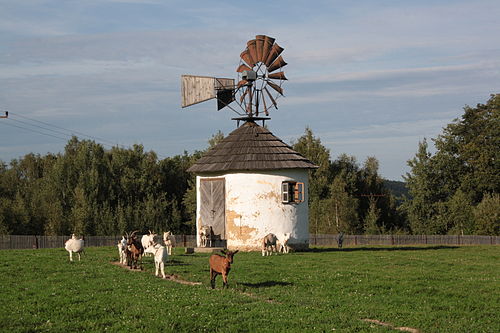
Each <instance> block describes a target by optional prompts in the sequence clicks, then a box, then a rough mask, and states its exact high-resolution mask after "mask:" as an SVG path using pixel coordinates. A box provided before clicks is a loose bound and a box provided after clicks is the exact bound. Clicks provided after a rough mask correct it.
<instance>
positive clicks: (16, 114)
mask: <svg viewBox="0 0 500 333" xmlns="http://www.w3.org/2000/svg"><path fill="white" fill-rule="evenodd" d="M9 115H14V116H15V117H20V118H24V119H27V120H30V121H34V122H37V123H40V124H44V125H47V126H51V127H54V128H58V129H62V130H64V131H67V132H70V133H71V136H72V135H73V133H76V134H79V135H81V136H85V137H87V138H90V139H93V140H95V141H101V142H107V143H109V144H111V145H112V146H122V145H119V144H117V143H115V142H111V141H108V140H106V139H103V138H99V137H95V136H92V135H88V134H85V133H82V132H78V131H75V130H71V129H67V128H64V127H61V126H57V125H53V124H50V123H47V122H44V121H40V120H37V119H33V118H30V117H26V116H23V115H20V114H18V113H17V112H12V111H9ZM10 119H12V118H10ZM12 120H16V119H12ZM16 121H20V120H16ZM30 126H36V127H39V126H37V125H32V124H30ZM45 129H46V128H45ZM64 135H68V134H64ZM122 147H123V146H122Z"/></svg>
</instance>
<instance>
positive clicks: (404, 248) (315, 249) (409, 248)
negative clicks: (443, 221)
mask: <svg viewBox="0 0 500 333" xmlns="http://www.w3.org/2000/svg"><path fill="white" fill-rule="evenodd" d="M458 248H459V246H451V245H437V246H425V245H422V246H421V247H420V246H391V247H384V246H382V247H363V246H362V245H360V247H344V248H336V247H313V248H309V249H307V250H304V251H301V252H357V251H427V250H445V249H458Z"/></svg>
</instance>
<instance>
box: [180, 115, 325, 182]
mask: <svg viewBox="0 0 500 333" xmlns="http://www.w3.org/2000/svg"><path fill="white" fill-rule="evenodd" d="M317 167H318V166H316V165H315V164H314V163H312V162H311V161H309V160H308V159H307V158H305V157H304V156H302V155H301V154H299V153H298V152H296V151H295V150H293V149H292V148H291V147H290V146H288V145H287V144H285V143H284V142H283V141H281V140H280V139H279V138H277V137H276V136H274V135H273V134H272V133H271V132H270V131H269V130H267V129H266V128H264V127H262V126H259V125H257V124H256V123H255V122H253V121H247V122H245V124H243V125H242V126H240V127H238V128H237V129H235V130H234V131H233V132H231V133H230V134H229V135H228V136H227V137H226V138H224V139H223V140H222V141H221V142H220V143H219V144H217V145H216V146H215V147H213V148H212V149H210V150H209V151H208V152H207V153H205V155H203V156H202V157H201V158H200V159H199V160H198V161H196V163H195V164H194V165H193V166H191V167H190V168H189V169H188V171H189V172H194V173H201V172H219V171H247V170H276V169H315V168H317Z"/></svg>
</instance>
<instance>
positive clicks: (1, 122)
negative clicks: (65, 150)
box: [0, 121, 68, 141]
mask: <svg viewBox="0 0 500 333" xmlns="http://www.w3.org/2000/svg"><path fill="white" fill-rule="evenodd" d="M0 124H2V125H7V126H12V127H17V128H21V129H24V130H27V131H31V132H35V133H38V134H42V135H47V136H51V137H53V138H57V139H61V140H64V141H67V140H68V139H67V138H61V137H60V136H56V135H52V134H48V133H44V132H40V131H37V130H34V129H32V128H26V127H22V126H17V125H14V124H9V123H7V122H4V121H0Z"/></svg>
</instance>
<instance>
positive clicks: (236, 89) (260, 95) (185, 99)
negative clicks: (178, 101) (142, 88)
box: [181, 35, 287, 119]
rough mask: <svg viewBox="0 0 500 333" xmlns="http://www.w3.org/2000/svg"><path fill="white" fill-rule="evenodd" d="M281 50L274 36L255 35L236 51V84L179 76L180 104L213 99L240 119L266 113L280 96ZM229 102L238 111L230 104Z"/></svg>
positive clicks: (201, 77) (281, 94)
mask: <svg viewBox="0 0 500 333" xmlns="http://www.w3.org/2000/svg"><path fill="white" fill-rule="evenodd" d="M283 50H284V49H283V48H282V47H281V46H279V45H278V44H277V43H276V42H275V39H274V38H272V37H269V36H265V35H257V36H255V39H252V40H249V41H248V42H247V45H246V48H245V50H243V52H241V54H240V62H239V65H238V67H237V68H236V72H237V73H238V79H237V81H236V83H235V80H233V79H226V78H215V77H205V76H194V75H182V77H181V82H182V85H181V86H182V88H181V89H182V107H186V106H190V105H193V104H197V103H200V102H203V101H206V100H209V99H212V98H216V99H217V109H218V110H220V109H222V108H224V107H226V106H227V107H229V108H230V109H231V110H233V111H234V112H236V113H237V114H238V115H240V116H244V118H257V117H259V113H260V112H263V113H264V114H265V115H266V116H268V115H269V110H270V109H272V108H275V109H277V108H278V104H277V103H276V100H277V99H278V98H279V97H280V96H283V87H282V85H283V82H284V81H286V80H287V78H286V76H285V72H284V71H283V67H285V66H286V65H287V63H286V62H285V60H284V59H283V57H282V55H281V53H282V52H283ZM233 101H235V102H236V104H238V105H239V108H240V110H241V111H240V112H238V111H236V110H235V109H234V108H232V107H231V106H230V104H231V103H232V102H233ZM244 118H238V119H244Z"/></svg>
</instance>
